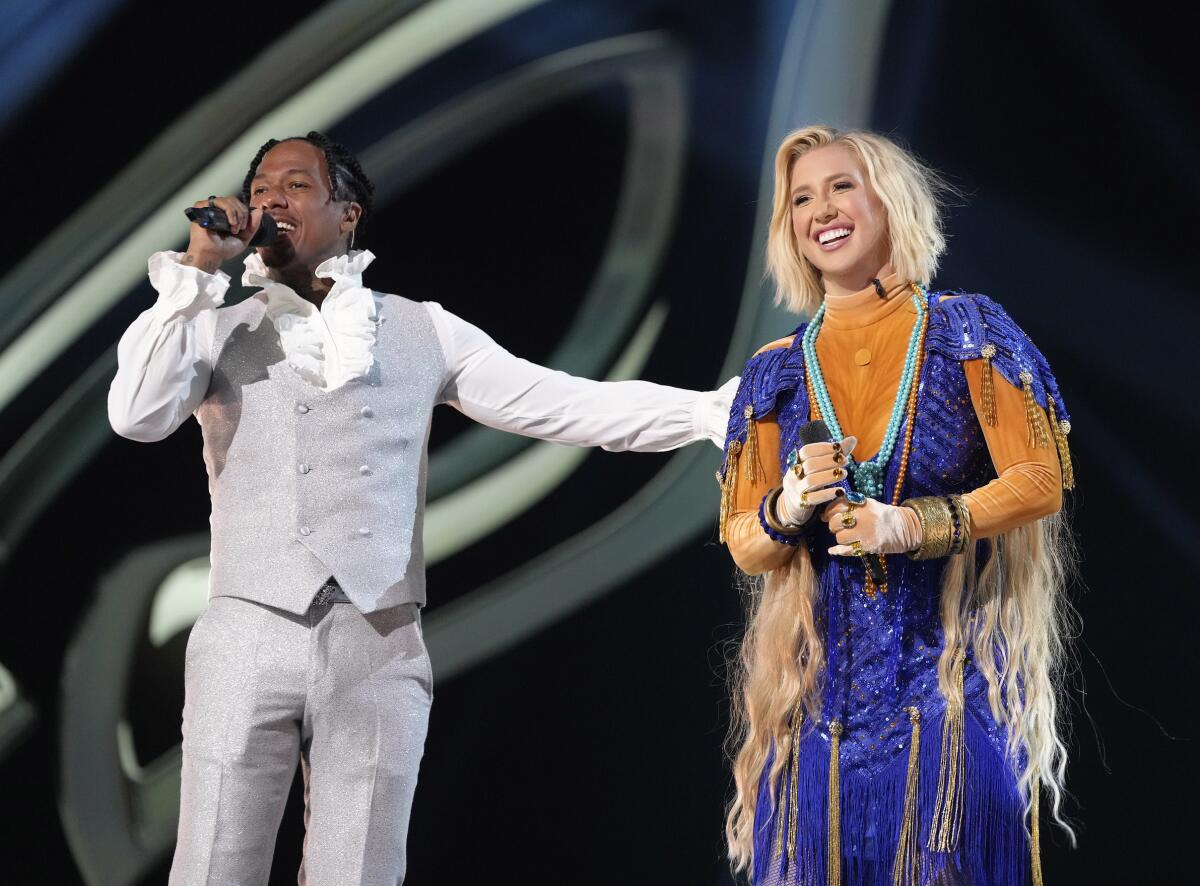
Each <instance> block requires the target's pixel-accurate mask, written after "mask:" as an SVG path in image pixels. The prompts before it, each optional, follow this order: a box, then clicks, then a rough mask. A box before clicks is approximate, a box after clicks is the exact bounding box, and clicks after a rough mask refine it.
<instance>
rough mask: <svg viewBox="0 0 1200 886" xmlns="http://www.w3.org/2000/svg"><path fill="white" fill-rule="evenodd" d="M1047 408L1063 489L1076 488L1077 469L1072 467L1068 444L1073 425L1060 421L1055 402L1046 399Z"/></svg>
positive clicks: (1048, 398)
mask: <svg viewBox="0 0 1200 886" xmlns="http://www.w3.org/2000/svg"><path fill="white" fill-rule="evenodd" d="M1046 406H1047V408H1048V409H1049V410H1050V432H1051V433H1052V434H1054V443H1055V445H1056V446H1057V447H1058V460H1059V462H1061V463H1062V481H1063V484H1062V485H1063V489H1074V488H1075V468H1073V467H1072V466H1071V447H1070V446H1069V445H1068V443H1067V434H1069V433H1071V423H1070V422H1069V421H1066V420H1063V421H1059V420H1058V416H1057V415H1056V414H1055V412H1054V400H1053V399H1052V398H1050V397H1049V396H1047V397H1046Z"/></svg>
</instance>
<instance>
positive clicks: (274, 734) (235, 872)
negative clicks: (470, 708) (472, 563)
mask: <svg viewBox="0 0 1200 886" xmlns="http://www.w3.org/2000/svg"><path fill="white" fill-rule="evenodd" d="M184 684H185V700H184V706H183V781H182V790H181V797H180V813H179V838H178V842H177V844H176V848H175V860H174V863H173V864H172V866H171V878H170V883H171V886H192V884H208V886H215V884H221V886H225V884H228V886H254V884H265V883H266V882H267V877H268V874H269V873H270V868H271V856H272V854H273V853H274V849H275V834H276V831H277V830H278V828H279V820H280V818H281V817H282V815H283V808H284V804H285V801H286V800H287V796H288V791H289V789H290V787H291V783H292V778H293V776H294V774H295V771H296V764H297V762H298V761H299V762H300V763H301V764H302V766H303V770H304V786H305V787H304V800H305V811H304V823H305V838H304V859H303V862H302V864H301V867H300V878H299V882H300V883H301V884H302V886H304V884H307V886H349V884H354V886H359V884H361V886H367V884H370V886H375V884H381V886H382V884H388V886H394V884H398V883H401V882H403V880H404V868H405V836H406V834H407V831H408V817H409V811H410V809H411V808H412V799H413V792H414V791H415V789H416V785H417V768H418V765H419V764H420V760H421V755H422V753H423V750H424V745H425V731H426V726H427V724H428V720H429V705H430V701H431V699H432V675H431V672H430V668H429V656H428V654H427V653H426V651H425V643H424V640H423V639H422V636H421V625H420V616H419V612H418V609H417V606H416V604H408V605H404V606H397V607H395V608H392V609H386V610H383V611H381V612H374V613H371V614H370V615H363V614H362V613H361V612H359V611H358V610H357V609H355V608H354V606H352V605H351V604H349V603H326V604H324V605H314V606H313V607H312V608H311V609H310V610H309V611H308V613H307V614H306V615H294V614H292V613H288V612H283V611H282V610H278V609H272V608H270V607H267V606H262V605H260V604H258V603H253V602H250V601H248V600H240V599H237V598H235V597H216V598H214V599H213V600H212V601H211V602H210V603H209V606H208V608H207V609H206V610H205V612H204V614H203V615H202V616H201V617H200V620H199V621H197V622H196V625H195V627H194V628H193V629H192V634H191V637H190V638H189V640H188V647H187V664H186V670H185V678H184Z"/></svg>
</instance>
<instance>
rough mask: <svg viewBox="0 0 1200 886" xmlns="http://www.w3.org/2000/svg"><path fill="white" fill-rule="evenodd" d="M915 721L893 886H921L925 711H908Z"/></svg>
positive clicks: (913, 721) (911, 709) (911, 719)
mask: <svg viewBox="0 0 1200 886" xmlns="http://www.w3.org/2000/svg"><path fill="white" fill-rule="evenodd" d="M908 719H909V720H910V721H912V741H910V742H909V745H908V777H907V778H906V779H905V786H904V818H903V819H902V821H901V824H900V841H899V843H898V844H897V845H896V862H895V864H894V865H893V866H892V886H919V884H920V882H921V864H920V859H919V857H918V855H917V843H919V842H920V839H921V837H920V825H919V824H918V823H917V787H918V773H917V767H918V765H919V760H920V755H921V712H920V711H919V710H917V708H915V707H912V708H909V709H908Z"/></svg>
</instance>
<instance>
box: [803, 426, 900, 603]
mask: <svg viewBox="0 0 1200 886" xmlns="http://www.w3.org/2000/svg"><path fill="white" fill-rule="evenodd" d="M798 436H799V438H800V445H801V446H806V445H808V444H809V443H832V442H833V434H831V433H829V426H828V425H826V424H825V422H823V421H821V419H819V418H818V419H817V420H816V421H808V422H805V423H804V424H802V425H801V426H800V430H799V432H798ZM834 485H835V486H841V487H842V489H844V490H845V491H846V494H847V495H851V494H852V493H853V490H852V489H851V488H850V472H849V471H847V472H846V478H845V479H843V480H839V481H838V482H837V483H835V484H834ZM862 559H863V564H864V566H865V567H866V569H867V571H868V572H870V573H871V579H872V580H873V581H874V582H875V586H876V587H880V586H882V585H883V584H884V582H886V581H887V573H885V572H884V571H883V566H882V565H880V563H879V555H878V554H867V555H866V556H864V557H863V558H862Z"/></svg>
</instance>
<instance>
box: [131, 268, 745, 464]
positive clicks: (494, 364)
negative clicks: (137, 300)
mask: <svg viewBox="0 0 1200 886" xmlns="http://www.w3.org/2000/svg"><path fill="white" fill-rule="evenodd" d="M181 258H182V256H181V254H180V253H175V252H158V253H155V254H154V255H153V256H151V258H150V263H149V264H150V283H151V284H152V285H153V286H154V288H155V290H156V291H157V292H158V300H157V301H156V302H155V304H154V306H153V307H151V308H149V309H148V310H146V311H144V312H143V313H142V314H141V315H140V316H139V317H138V318H137V319H136V320H134V322H133V324H132V325H130V327H129V328H128V329H127V330H126V331H125V334H124V335H122V336H121V341H120V344H119V345H118V348H117V362H118V368H117V375H116V377H115V378H114V379H113V383H112V386H111V388H110V389H109V395H108V414H109V420H110V422H111V423H112V426H113V428H114V430H116V431H117V433H119V434H121V436H123V437H129V438H130V439H134V440H142V441H153V440H161V439H163V438H164V437H166V436H168V435H169V434H171V433H172V432H173V431H174V430H175V429H176V428H178V427H179V426H180V425H181V424H182V423H183V422H184V421H185V420H186V419H187V417H188V416H189V415H191V414H192V413H193V412H194V411H195V409H196V408H197V407H198V406H199V405H200V403H201V402H202V401H203V399H204V396H205V394H206V392H207V389H208V378H209V375H210V373H211V372H212V366H213V362H214V359H215V355H214V354H213V353H212V346H213V338H214V335H213V334H214V331H215V329H216V320H217V311H216V309H217V308H218V307H220V306H221V305H222V304H223V303H224V300H225V293H226V291H227V290H228V288H229V276H228V275H227V274H225V273H224V272H222V271H218V272H217V273H216V274H208V273H205V272H204V271H202V270H200V269H199V268H196V267H193V266H191V265H184V264H182V263H181V262H180V259H181ZM374 259H375V256H374V255H372V254H371V253H370V252H369V251H366V250H360V251H354V252H351V253H349V254H348V255H341V256H337V257H336V258H331V259H328V260H327V261H325V262H323V263H322V264H321V265H319V266H318V267H317V269H316V275H317V276H318V277H321V278H325V279H332V280H333V281H334V282H333V286H332V288H331V289H330V291H329V292H328V294H326V296H325V298H324V299H323V301H322V303H321V306H320V307H319V308H318V307H317V306H315V305H313V304H312V303H311V302H308V301H305V300H304V299H302V298H301V297H300V296H298V295H297V294H296V293H295V292H294V291H292V289H291V288H289V287H287V286H285V285H283V284H282V283H278V282H276V281H274V280H272V279H271V278H270V277H269V276H268V275H267V269H266V267H265V266H264V265H263V263H262V259H261V258H260V257H259V256H258V253H257V252H251V253H250V255H249V256H248V257H247V258H246V261H245V266H246V270H245V273H244V274H243V275H242V282H243V283H244V284H245V285H247V286H258V287H261V289H262V291H261V292H260V293H259V294H258V295H257V296H256V297H259V298H265V299H266V305H267V316H268V317H269V318H270V319H271V322H272V323H273V324H274V325H275V328H276V329H277V330H278V332H279V340H280V346H281V348H282V349H283V353H284V355H285V357H286V358H287V360H288V363H289V364H290V365H291V366H292V367H293V368H294V369H295V371H296V372H297V373H298V374H299V375H300V376H301V378H303V379H305V380H306V381H307V382H308V383H309V384H312V385H314V386H315V387H319V388H322V389H324V390H333V389H335V388H338V387H341V386H342V385H344V384H346V383H347V382H349V381H351V380H353V379H356V378H363V377H364V376H366V375H367V373H369V372H370V370H371V367H372V366H373V365H374V362H375V359H374V356H373V347H374V344H375V329H376V317H377V316H378V313H379V306H380V301H381V300H382V299H383V298H386V297H387V296H384V295H380V294H378V293H375V292H372V291H371V289H369V288H368V287H366V286H364V285H363V282H362V274H363V271H364V270H366V268H367V266H368V265H370V264H371V262H372V261H374ZM422 306H423V307H424V308H425V310H426V311H428V312H429V316H430V319H431V320H432V321H433V327H434V330H435V331H436V333H437V337H438V342H439V343H440V345H441V347H442V351H443V352H444V354H445V358H446V374H445V376H444V377H443V379H442V385H441V389H440V394H439V396H438V402H439V403H448V404H450V405H452V406H454V407H455V408H456V409H458V410H460V411H461V412H463V413H464V414H465V415H467V416H469V417H471V418H473V419H475V420H476V421H479V422H481V423H482V424H485V425H488V426H489V427H493V428H498V429H500V430H504V431H511V432H513V433H517V434H524V435H527V436H531V437H538V438H540V439H543V440H552V441H554V442H558V443H567V444H572V445H576V446H600V447H603V448H604V449H609V450H613V451H619V450H635V451H642V452H661V451H665V450H668V449H675V448H678V447H680V446H684V445H686V444H688V443H693V442H695V441H697V440H702V439H705V438H707V439H709V440H711V441H712V442H713V443H714V444H715V445H717V446H718V447H720V446H723V445H724V440H725V427H726V423H727V420H728V415H729V405H730V401H731V400H732V398H733V394H734V391H735V390H736V386H737V381H738V380H737V379H736V378H735V379H732V380H731V381H729V382H727V383H726V384H725V385H724V386H723V387H722V388H721V389H720V390H718V391H708V392H697V391H686V390H681V389H679V388H671V387H666V386H664V385H656V384H652V383H650V382H643V381H620V382H597V381H592V380H590V379H585V378H577V377H575V376H571V375H567V374H566V373H564V372H558V371H555V370H552V369H547V368H546V367H544V366H538V365H537V364H534V363H530V362H529V361H527V360H522V359H521V358H519V357H515V356H513V355H512V354H510V353H509V352H508V351H506V350H504V348H502V347H500V346H499V345H498V344H496V342H495V341H493V340H492V339H491V338H490V337H489V336H488V335H487V334H486V333H485V332H483V331H482V330H481V329H479V328H478V327H476V326H473V325H471V324H470V323H467V322H466V321H465V320H461V319H459V318H458V317H456V316H455V315H454V314H451V313H450V312H449V311H447V310H445V309H444V308H443V307H442V306H441V305H439V304H437V303H436V302H423V303H422Z"/></svg>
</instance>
